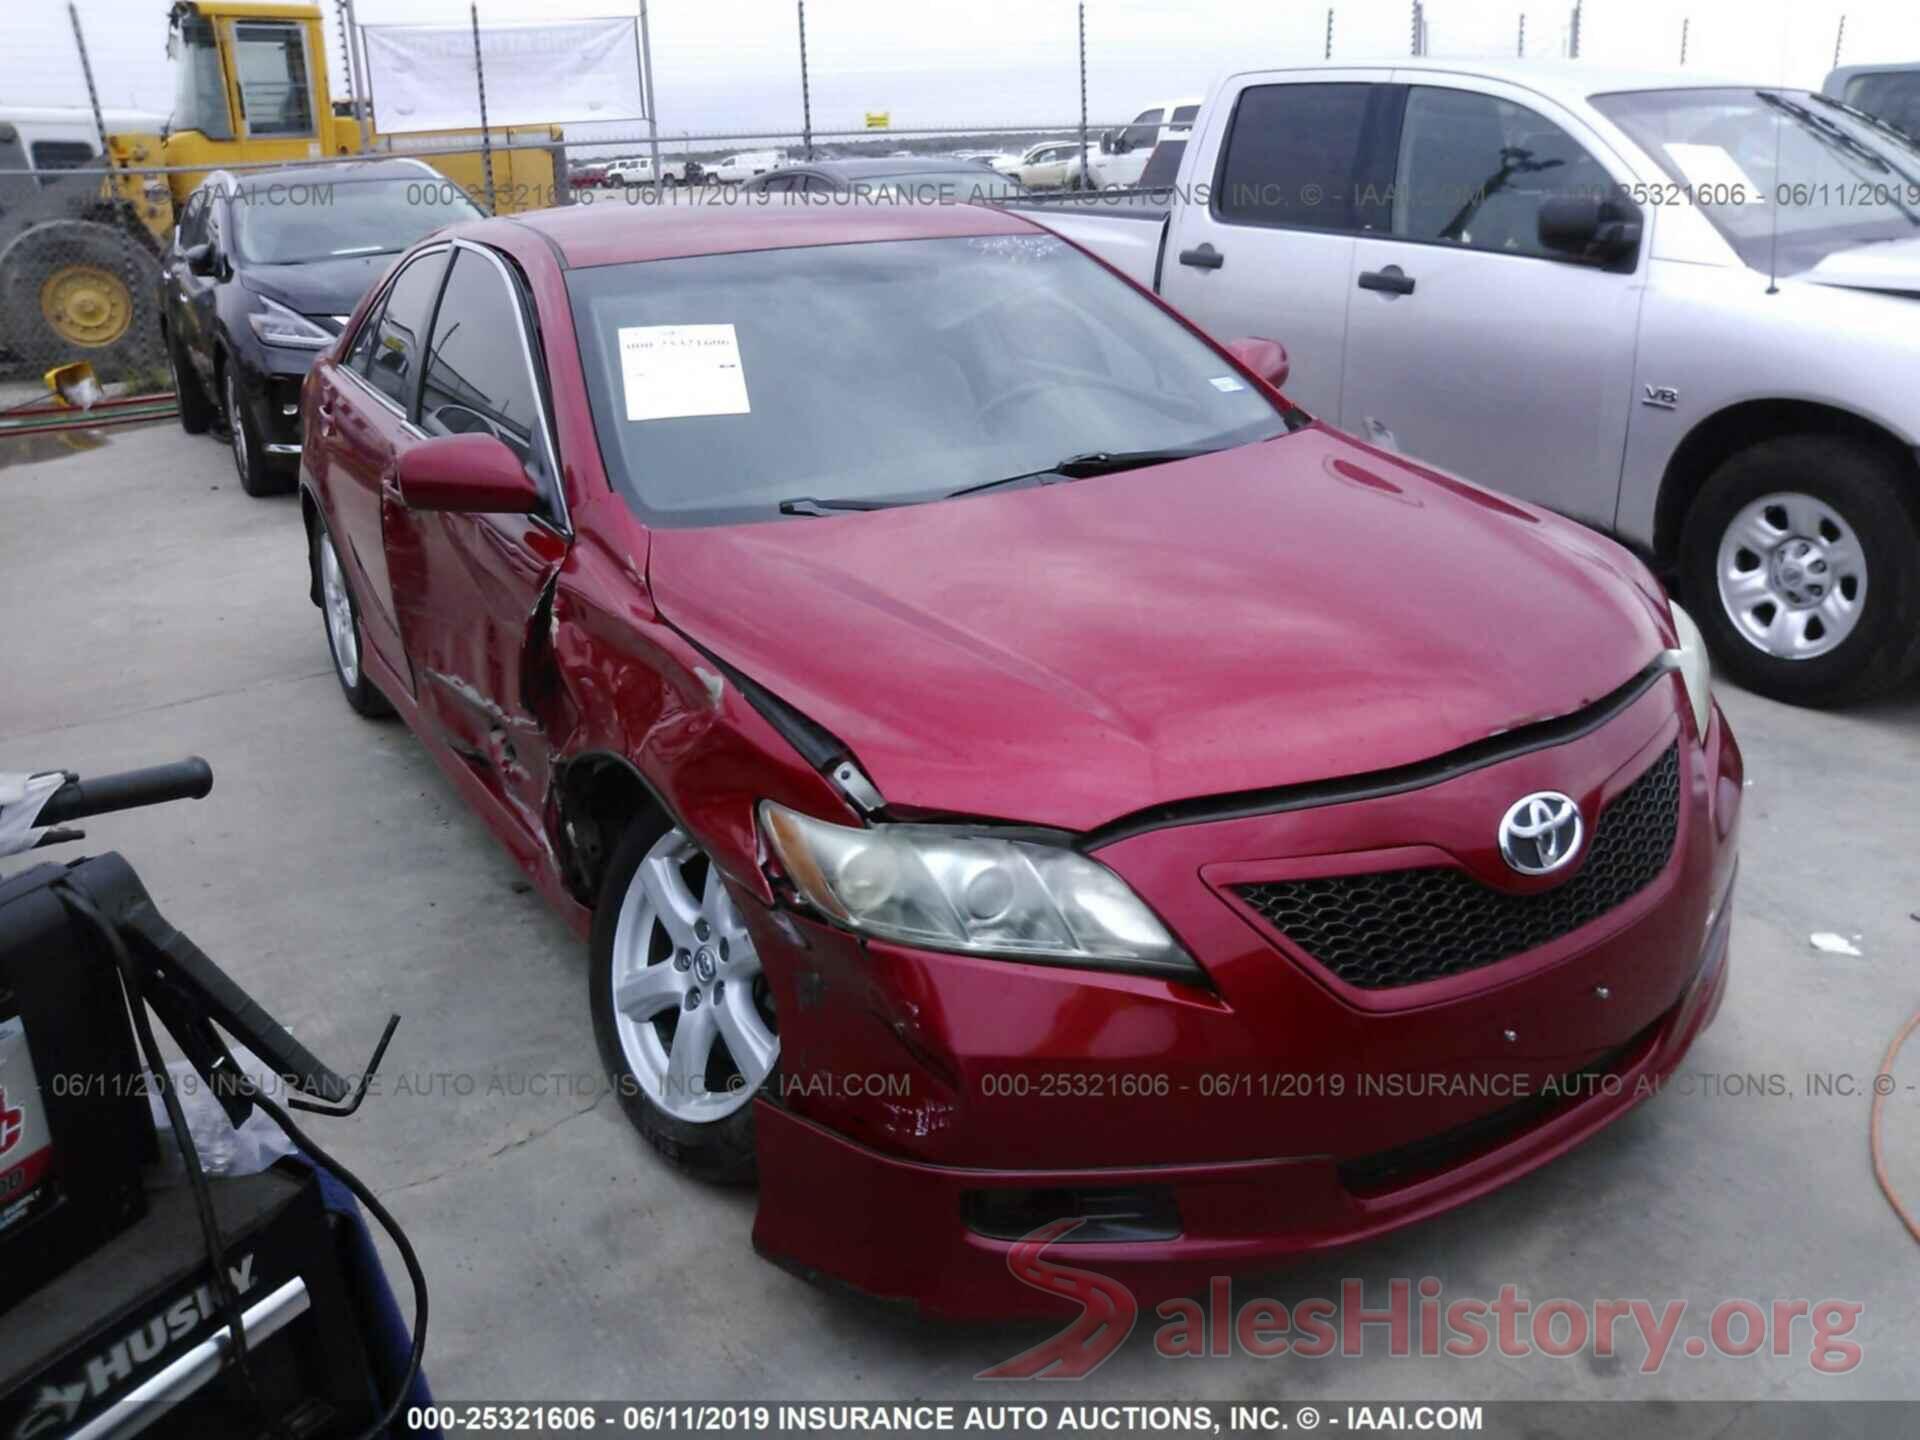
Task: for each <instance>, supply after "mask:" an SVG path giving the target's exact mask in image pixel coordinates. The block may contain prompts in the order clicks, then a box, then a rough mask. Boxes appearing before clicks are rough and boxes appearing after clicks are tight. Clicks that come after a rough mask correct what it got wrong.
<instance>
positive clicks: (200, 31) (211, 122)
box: [167, 11, 233, 140]
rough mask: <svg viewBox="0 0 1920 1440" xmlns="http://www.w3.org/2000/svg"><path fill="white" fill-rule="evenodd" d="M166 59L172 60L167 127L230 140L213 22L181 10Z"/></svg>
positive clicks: (168, 44)
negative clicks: (171, 91) (171, 88)
mask: <svg viewBox="0 0 1920 1440" xmlns="http://www.w3.org/2000/svg"><path fill="white" fill-rule="evenodd" d="M167 58H168V59H170V60H171V61H172V62H173V114H172V115H171V116H169V117H168V120H167V128H168V129H169V130H176V131H177V130H197V131H199V133H200V134H202V135H204V136H206V137H207V139H209V140H231V139H232V138H233V122H232V121H231V120H230V119H229V118H228V116H227V82H226V77H225V76H223V75H222V74H221V73H220V47H219V46H218V45H216V44H215V43H214V38H213V22H212V21H211V20H208V19H206V18H205V17H204V16H200V15H194V14H192V13H190V12H184V11H183V12H181V13H180V15H179V18H178V19H177V20H176V21H175V22H174V27H173V30H172V31H171V33H169V35H168V36H167Z"/></svg>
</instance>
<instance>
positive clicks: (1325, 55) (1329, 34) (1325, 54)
mask: <svg viewBox="0 0 1920 1440" xmlns="http://www.w3.org/2000/svg"><path fill="white" fill-rule="evenodd" d="M1320 58H1321V59H1322V60H1331V59H1332V58H1333V7H1332V6H1331V5H1329V6H1328V7H1327V48H1326V50H1325V51H1324V52H1323V53H1322V54H1321V56H1320Z"/></svg>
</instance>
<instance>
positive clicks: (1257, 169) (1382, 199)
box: [1214, 82, 1391, 230]
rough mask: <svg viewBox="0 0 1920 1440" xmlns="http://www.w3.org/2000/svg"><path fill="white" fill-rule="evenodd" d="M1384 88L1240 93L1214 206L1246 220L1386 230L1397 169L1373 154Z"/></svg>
mask: <svg viewBox="0 0 1920 1440" xmlns="http://www.w3.org/2000/svg"><path fill="white" fill-rule="evenodd" d="M1377 89H1378V87H1376V86H1373V85H1368V84H1366V83H1364V82H1350V83H1341V84H1327V85H1256V86H1253V87H1252V88H1250V89H1248V90H1245V91H1243V92H1242V93H1241V95H1240V103H1239V104H1238V105H1236V106H1235V107H1234V112H1233V122H1232V125H1231V127H1230V128H1229V130H1228V132H1227V144H1226V154H1225V156H1224V158H1223V160H1222V163H1221V167H1220V178H1219V183H1218V185H1217V186H1216V187H1215V190H1214V212H1215V214H1217V215H1218V216H1219V218H1220V219H1222V220H1225V221H1227V222H1229V223H1237V224H1243V225H1285V226H1290V227H1296V228H1299V229H1304V230H1383V229H1385V228H1386V222H1387V218H1388V217H1387V194H1388V190H1389V184H1388V181H1389V179H1390V178H1391V177H1390V173H1388V174H1381V175H1378V176H1375V175H1371V174H1369V173H1368V172H1369V171H1370V170H1372V169H1373V168H1374V166H1373V164H1372V162H1371V161H1370V160H1369V158H1368V157H1369V154H1370V151H1371V149H1372V147H1371V146H1370V143H1369V142H1370V130H1371V127H1370V126H1369V119H1370V117H1371V115H1372V113H1373V112H1374V110H1375V108H1376V107H1375V106H1374V105H1373V104H1372V103H1371V102H1372V100H1373V96H1374V93H1375V91H1376V90H1377Z"/></svg>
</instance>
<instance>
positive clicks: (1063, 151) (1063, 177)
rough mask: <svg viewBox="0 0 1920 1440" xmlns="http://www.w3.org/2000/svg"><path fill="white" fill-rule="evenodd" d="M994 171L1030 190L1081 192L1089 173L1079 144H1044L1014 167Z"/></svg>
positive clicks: (1017, 162)
mask: <svg viewBox="0 0 1920 1440" xmlns="http://www.w3.org/2000/svg"><path fill="white" fill-rule="evenodd" d="M993 168H994V169H996V170H998V171H999V172H1000V173H1001V174H1002V175H1006V176H1009V177H1011V178H1012V179H1015V180H1018V181H1019V182H1020V183H1021V184H1022V185H1024V186H1026V187H1027V188H1028V189H1029V190H1065V189H1071V190H1078V189H1081V188H1083V181H1082V177H1083V176H1084V174H1085V173H1086V167H1085V165H1084V163H1083V161H1082V158H1081V155H1080V142H1079V141H1078V140H1043V141H1042V142H1041V143H1040V144H1038V145H1035V146H1033V147H1032V148H1030V149H1029V150H1028V151H1027V153H1026V154H1024V155H1022V156H1020V157H1019V158H1018V159H1017V160H1015V161H1014V162H1013V164H1011V165H1001V164H999V163H996V164H995V165H994V167H993Z"/></svg>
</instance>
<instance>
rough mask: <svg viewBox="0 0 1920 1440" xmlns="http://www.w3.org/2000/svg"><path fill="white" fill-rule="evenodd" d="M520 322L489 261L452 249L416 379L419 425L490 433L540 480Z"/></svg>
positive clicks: (533, 401)
mask: <svg viewBox="0 0 1920 1440" xmlns="http://www.w3.org/2000/svg"><path fill="white" fill-rule="evenodd" d="M520 323H521V322H520V315H519V300H518V298H517V297H516V296H515V295H514V294H513V292H512V291H510V290H509V289H508V288H507V281H506V278H505V277H504V276H502V275H501V273H500V271H499V269H498V268H497V267H496V266H495V265H494V264H493V262H492V261H490V260H488V259H487V258H486V257H485V256H484V255H477V254H475V253H474V252H473V251H471V250H460V251H458V252H457V253H456V254H455V256H454V260H453V271H452V273H451V274H449V275H448V276H447V289H446V293H445V294H444V295H443V296H442V298H441V301H440V310H439V316H438V318H437V319H436V320H435V321H434V326H433V345H432V347H431V348H430V349H429V350H428V352H427V369H426V374H425V376H424V378H423V379H422V380H421V383H420V428H421V429H422V430H424V431H426V432H427V434H429V435H473V434H481V435H492V436H494V437H495V438H496V439H498V440H500V441H502V442H504V443H505V445H506V447H507V448H508V449H509V450H511V451H513V453H514V454H515V455H517V456H518V457H519V458H520V463H521V464H522V465H525V466H526V467H527V469H528V470H529V471H530V472H531V473H532V474H534V475H536V476H538V477H541V478H542V479H543V480H544V478H545V475H546V470H547V466H546V462H545V446H544V445H543V443H542V442H541V439H540V406H539V401H538V398H537V391H536V390H535V388H534V381H533V375H532V372H531V371H529V370H528V368H527V363H528V362H527V354H526V347H525V346H524V345H523V344H522V343H521V339H520Z"/></svg>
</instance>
